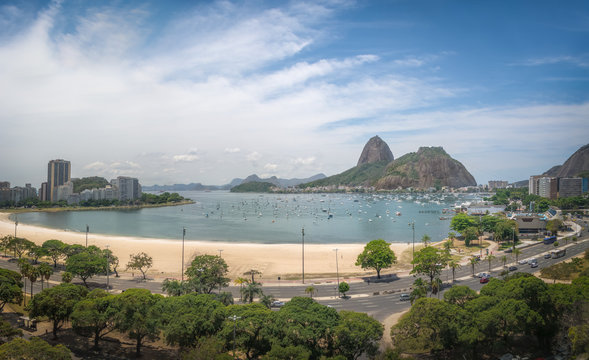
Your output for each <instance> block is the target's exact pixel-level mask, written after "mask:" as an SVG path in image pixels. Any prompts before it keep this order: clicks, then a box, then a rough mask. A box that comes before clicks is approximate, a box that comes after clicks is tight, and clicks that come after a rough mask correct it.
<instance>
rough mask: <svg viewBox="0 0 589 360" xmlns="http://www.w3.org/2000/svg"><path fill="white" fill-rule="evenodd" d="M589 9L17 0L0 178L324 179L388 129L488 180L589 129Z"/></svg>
mask: <svg viewBox="0 0 589 360" xmlns="http://www.w3.org/2000/svg"><path fill="white" fill-rule="evenodd" d="M588 17H589V5H588V4H586V3H585V2H582V1H572V2H570V3H568V5H567V6H566V7H565V6H562V5H559V4H556V3H553V2H548V1H522V2H518V3H516V4H512V3H508V2H505V3H494V4H487V3H482V2H481V3H478V2H473V3H468V4H464V3H460V4H458V3H441V2H436V1H397V2H381V1H374V2H354V1H345V0H344V1H324V2H322V1H320V2H310V3H305V2H269V1H256V2H215V1H212V2H208V1H207V2H199V3H198V4H196V5H194V3H192V2H183V1H172V2H166V3H165V4H164V3H160V2H142V1H132V2H125V3H123V4H121V3H120V2H108V1H107V2H101V3H100V4H96V3H85V2H73V1H67V0H64V1H41V0H40V1H35V2H22V1H6V2H3V4H2V5H1V6H0V24H2V29H3V31H2V32H0V65H1V66H0V94H2V96H0V109H2V111H0V125H1V126H2V131H1V132H0V175H1V176H0V177H1V178H0V180H2V181H10V182H11V184H13V185H22V184H25V183H32V184H34V185H35V186H36V187H38V186H39V185H40V184H41V182H42V181H44V180H43V179H44V177H45V176H46V169H47V162H48V161H49V160H50V159H59V158H63V159H67V160H69V161H71V163H72V174H71V176H72V177H85V176H94V175H96V176H103V177H105V178H107V179H112V178H116V177H117V176H119V175H125V176H132V177H137V178H139V179H141V182H142V184H145V185H153V184H171V183H190V182H200V183H203V184H211V185H222V184H226V183H229V182H230V181H231V180H232V179H233V178H245V177H246V176H248V175H251V174H254V173H255V174H258V175H259V176H261V177H268V176H273V175H275V176H277V177H281V178H293V177H298V178H303V177H309V176H311V175H314V174H317V173H319V172H323V173H325V174H326V175H327V176H330V175H334V174H337V173H340V172H342V171H344V170H347V169H349V168H351V167H353V166H354V165H355V164H356V162H357V160H358V156H359V155H360V152H361V150H362V147H363V146H364V144H365V143H366V141H368V139H369V138H370V137H372V136H374V135H379V136H380V137H381V138H382V139H383V140H384V141H386V142H387V143H388V144H389V146H390V148H391V150H392V152H393V154H394V156H395V158H398V157H400V156H402V155H403V154H406V153H408V152H412V151H417V149H418V148H419V147H420V146H443V147H444V149H445V150H446V151H447V152H448V153H449V154H450V155H451V156H452V157H454V158H455V159H457V160H458V161H460V162H462V163H463V164H464V165H465V167H466V168H467V169H468V170H469V171H470V172H471V173H472V175H473V176H474V177H475V179H476V181H477V183H479V184H486V183H487V182H488V181H489V180H508V181H510V182H513V181H519V180H526V179H528V178H529V176H530V175H537V174H540V173H543V172H544V171H546V170H548V169H549V168H550V167H552V166H554V165H558V164H562V163H563V162H564V161H565V160H566V159H567V158H568V157H569V156H570V155H572V154H573V153H574V152H575V151H576V150H577V149H578V148H579V147H581V146H583V145H585V144H586V143H587V139H589V127H588V126H587V116H588V115H589V91H587V90H588V86H587V85H588V82H589V52H588V51H587V50H588V49H589V47H588V45H589V41H588V40H587V39H588V37H587V32H589V26H588V25H587V24H589V22H587V21H586V20H587V18H588Z"/></svg>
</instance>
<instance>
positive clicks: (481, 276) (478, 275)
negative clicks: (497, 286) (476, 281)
mask: <svg viewBox="0 0 589 360" xmlns="http://www.w3.org/2000/svg"><path fill="white" fill-rule="evenodd" d="M488 276H489V274H487V273H486V272H480V273H478V274H477V277H478V278H483V277H488Z"/></svg>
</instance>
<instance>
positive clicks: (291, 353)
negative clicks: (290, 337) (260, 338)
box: [263, 344, 311, 360]
mask: <svg viewBox="0 0 589 360" xmlns="http://www.w3.org/2000/svg"><path fill="white" fill-rule="evenodd" d="M310 358H311V352H310V351H309V350H307V349H306V348H305V347H304V346H301V345H298V346H292V345H287V346H281V345H278V344H274V345H272V349H270V351H268V353H267V354H266V356H264V358H263V359H264V360H307V359H310Z"/></svg>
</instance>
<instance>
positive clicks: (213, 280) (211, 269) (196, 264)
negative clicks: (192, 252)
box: [185, 255, 229, 294]
mask: <svg viewBox="0 0 589 360" xmlns="http://www.w3.org/2000/svg"><path fill="white" fill-rule="evenodd" d="M228 269H229V268H228V266H227V263H226V262H225V260H223V259H222V258H221V257H220V256H214V255H200V256H196V257H195V258H194V260H192V263H191V264H190V266H189V267H188V268H187V269H186V272H185V274H186V275H187V276H188V286H189V287H191V288H192V289H193V290H194V291H196V292H199V293H204V294H210V293H211V292H212V291H213V290H214V289H215V288H221V287H226V286H228V285H229V278H227V277H226V275H227V271H228Z"/></svg>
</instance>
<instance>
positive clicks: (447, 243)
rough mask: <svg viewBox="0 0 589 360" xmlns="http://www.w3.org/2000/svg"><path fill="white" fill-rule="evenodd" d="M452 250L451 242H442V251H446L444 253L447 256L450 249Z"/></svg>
mask: <svg viewBox="0 0 589 360" xmlns="http://www.w3.org/2000/svg"><path fill="white" fill-rule="evenodd" d="M451 248H452V240H448V241H445V242H444V250H446V253H447V254H448V255H449V254H450V249H451Z"/></svg>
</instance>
